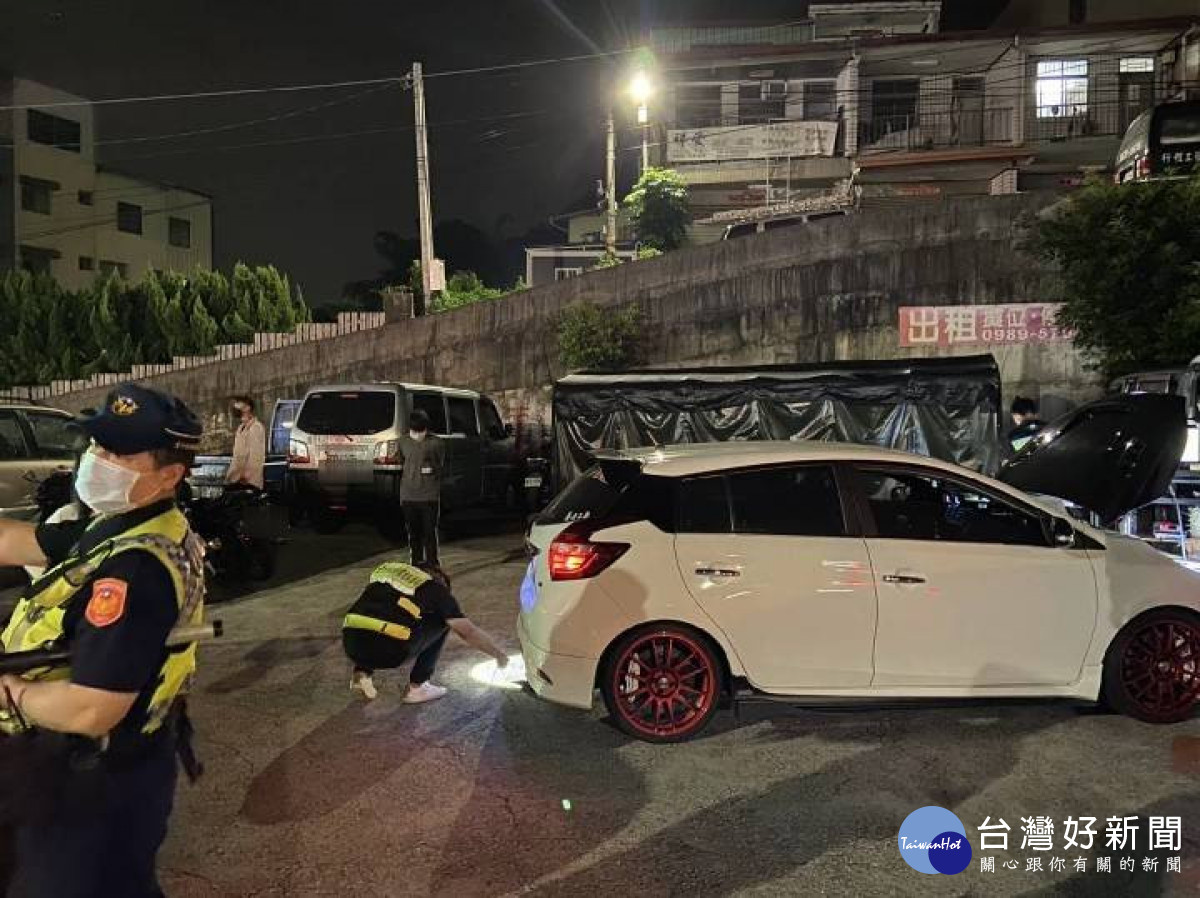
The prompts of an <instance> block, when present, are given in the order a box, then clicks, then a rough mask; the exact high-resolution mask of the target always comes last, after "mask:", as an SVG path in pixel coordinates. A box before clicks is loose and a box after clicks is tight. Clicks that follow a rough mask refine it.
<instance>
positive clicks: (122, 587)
mask: <svg viewBox="0 0 1200 898" xmlns="http://www.w3.org/2000/svg"><path fill="white" fill-rule="evenodd" d="M128 594H129V584H128V583H126V582H125V581H124V580H117V579H114V578H112V577H108V578H105V579H103V580H97V581H96V582H95V583H94V584H93V585H92V597H91V599H89V600H88V603H87V610H86V611H84V615H83V616H84V617H85V618H87V622H88V623H89V624H91V625H92V626H93V627H107V626H109V625H110V624H115V623H116V622H117V621H119V620H120V619H121V615H123V614H124V613H125V597H126V596H127V595H128Z"/></svg>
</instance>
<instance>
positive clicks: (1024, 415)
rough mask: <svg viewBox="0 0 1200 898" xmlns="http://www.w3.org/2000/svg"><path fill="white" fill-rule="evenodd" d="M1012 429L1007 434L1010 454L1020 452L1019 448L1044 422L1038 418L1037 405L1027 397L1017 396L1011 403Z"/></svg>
mask: <svg viewBox="0 0 1200 898" xmlns="http://www.w3.org/2000/svg"><path fill="white" fill-rule="evenodd" d="M1010 411H1011V412H1012V422H1013V428H1012V430H1010V431H1009V432H1008V444H1009V446H1010V447H1012V452H1013V453H1016V452H1018V451H1020V449H1021V447H1022V446H1024V445H1025V444H1026V443H1028V442H1029V441H1030V440H1032V439H1033V438H1034V437H1035V436H1037V433H1038V431H1039V430H1041V429H1042V428H1043V427H1045V426H1046V422H1045V421H1043V420H1042V419H1041V418H1039V417H1038V404H1037V403H1036V402H1035V401H1034V400H1032V399H1030V398H1029V397H1027V396H1018V397H1017V398H1015V399H1014V400H1013V402H1012V408H1011V410H1010Z"/></svg>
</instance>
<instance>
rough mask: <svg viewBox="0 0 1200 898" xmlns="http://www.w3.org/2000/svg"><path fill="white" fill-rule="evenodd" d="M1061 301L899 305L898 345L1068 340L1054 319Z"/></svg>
mask: <svg viewBox="0 0 1200 898" xmlns="http://www.w3.org/2000/svg"><path fill="white" fill-rule="evenodd" d="M1060 308H1061V304H1060V303H1037V302H1035V303H1011V304H1008V305H1002V306H901V307H900V345H901V346H903V347H920V346H1008V345H1013V344H1017V343H1069V342H1071V338H1072V336H1073V335H1072V333H1071V331H1070V330H1068V329H1067V328H1066V327H1064V326H1063V325H1060V324H1058V323H1057V322H1056V321H1055V315H1056V314H1057V313H1058V310H1059V309H1060Z"/></svg>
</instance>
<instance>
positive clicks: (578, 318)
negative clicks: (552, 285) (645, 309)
mask: <svg viewBox="0 0 1200 898" xmlns="http://www.w3.org/2000/svg"><path fill="white" fill-rule="evenodd" d="M641 317H642V316H641V310H640V309H638V307H637V306H626V307H625V308H624V309H621V310H613V309H601V308H599V307H598V306H595V305H592V304H591V303H585V302H577V303H573V304H572V305H570V306H567V308H566V309H565V310H564V311H563V314H562V318H561V319H560V320H559V324H558V351H559V358H560V359H561V360H562V363H563V364H564V365H565V366H566V367H567V368H569V369H572V370H577V369H580V368H598V369H601V370H604V371H620V370H622V369H624V368H628V367H629V365H630V364H632V362H633V359H634V356H635V354H636V351H637V336H638V327H639V325H640V324H641Z"/></svg>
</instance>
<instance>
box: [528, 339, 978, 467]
mask: <svg viewBox="0 0 1200 898" xmlns="http://www.w3.org/2000/svg"><path fill="white" fill-rule="evenodd" d="M552 415H553V429H554V441H555V449H554V473H555V483H556V485H558V486H559V487H562V486H565V485H566V484H567V483H569V482H570V481H571V479H572V478H574V477H575V476H576V475H577V474H579V473H580V472H581V471H583V470H585V469H586V468H587V467H589V464H590V462H589V458H590V456H591V454H592V453H593V452H595V451H596V450H600V449H625V448H630V447H635V446H666V445H671V444H675V443H704V442H723V441H729V440H827V441H837V442H845V443H864V444H869V445H875V446H886V447H889V448H894V449H904V450H907V451H909V452H916V453H919V454H921V455H928V456H932V457H933V458H940V459H944V460H946V461H952V462H956V463H958V464H960V465H964V466H966V467H968V468H973V469H975V470H977V471H982V472H984V473H987V474H991V473H994V472H995V471H996V469H997V468H998V467H999V464H1000V461H1001V449H1000V442H999V426H1000V371H999V369H998V368H997V366H996V360H995V359H994V358H993V357H992V356H991V355H976V356H960V357H955V358H933V359H899V360H895V361H870V362H827V363H819V364H799V365H759V366H751V367H722V368H685V369H677V370H676V369H640V370H633V371H623V372H619V373H612V372H601V371H584V372H580V373H578V374H572V375H570V376H568V377H564V378H562V379H561V380H559V381H558V382H557V383H555V385H554V394H553V399H552Z"/></svg>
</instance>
